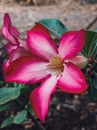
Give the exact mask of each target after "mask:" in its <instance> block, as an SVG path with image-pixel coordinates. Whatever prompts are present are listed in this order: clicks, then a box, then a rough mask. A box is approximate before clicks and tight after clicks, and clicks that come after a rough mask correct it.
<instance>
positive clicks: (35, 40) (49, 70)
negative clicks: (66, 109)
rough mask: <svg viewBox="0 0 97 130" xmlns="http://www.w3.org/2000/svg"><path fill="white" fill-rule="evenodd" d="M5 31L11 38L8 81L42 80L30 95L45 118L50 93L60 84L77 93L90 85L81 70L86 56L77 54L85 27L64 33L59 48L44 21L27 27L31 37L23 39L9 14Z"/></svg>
mask: <svg viewBox="0 0 97 130" xmlns="http://www.w3.org/2000/svg"><path fill="white" fill-rule="evenodd" d="M1 32H2V35H3V36H4V37H5V38H6V39H7V41H8V44H7V45H5V49H6V50H7V52H8V55H9V57H8V59H7V60H6V61H5V62H4V67H3V68H4V69H3V70H4V78H5V81H7V82H17V83H24V84H26V83H30V84H33V83H37V82H41V84H40V86H39V87H37V88H35V89H34V90H33V91H32V92H31V95H30V102H31V106H32V108H33V111H34V113H35V115H36V116H37V117H38V118H39V119H40V120H41V121H44V120H45V117H46V114H47V112H48V107H49V103H50V96H51V94H53V93H54V92H55V91H56V89H57V88H59V89H60V90H61V91H63V92H67V93H73V94H79V93H82V92H84V91H85V90H86V89H87V88H88V85H87V83H86V80H85V78H84V75H83V74H82V72H81V70H80V67H82V66H81V63H82V62H83V61H84V60H86V59H85V58H84V57H82V56H78V55H77V54H78V53H79V52H80V51H81V50H82V48H83V46H84V44H85V41H86V35H85V31H84V30H83V29H82V30H79V31H70V32H66V33H64V34H63V35H62V36H61V38H60V41H59V47H58V48H57V47H56V44H55V42H54V40H53V39H52V38H51V36H50V33H49V32H48V30H47V29H46V28H45V27H44V26H43V25H41V24H36V25H35V26H34V27H33V28H32V29H31V30H29V31H27V39H26V41H23V40H22V39H21V38H20V36H19V32H18V31H17V29H16V28H15V27H14V26H12V23H11V20H10V17H9V15H8V14H5V16H4V25H3V27H2V30H1Z"/></svg>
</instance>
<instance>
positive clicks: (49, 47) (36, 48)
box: [27, 24, 57, 60]
mask: <svg viewBox="0 0 97 130" xmlns="http://www.w3.org/2000/svg"><path fill="white" fill-rule="evenodd" d="M27 34H28V37H27V44H28V46H29V47H30V48H31V50H32V52H33V53H34V54H35V55H36V56H39V57H41V58H44V59H47V60H48V59H50V58H51V57H52V56H54V55H56V54H57V48H56V46H55V43H54V41H53V40H52V39H51V37H50V34H49V32H48V31H47V29H46V28H45V27H44V26H42V25H40V24H36V25H35V26H34V27H33V28H32V30H30V31H28V32H27Z"/></svg>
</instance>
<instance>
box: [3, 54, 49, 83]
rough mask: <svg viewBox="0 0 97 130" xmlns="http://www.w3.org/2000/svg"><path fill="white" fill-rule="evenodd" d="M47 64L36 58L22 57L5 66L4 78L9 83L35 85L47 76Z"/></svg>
mask: <svg viewBox="0 0 97 130" xmlns="http://www.w3.org/2000/svg"><path fill="white" fill-rule="evenodd" d="M47 64H48V63H47V62H44V61H43V62H42V61H41V59H39V58H36V57H34V56H26V57H21V58H19V59H17V60H15V61H13V62H11V63H10V64H9V66H8V65H7V67H6V65H5V68H4V77H5V80H6V81H8V82H18V83H34V82H38V81H40V80H41V79H43V78H44V77H46V76H47V75H49V74H48V73H49V72H48V70H47V67H46V66H47Z"/></svg>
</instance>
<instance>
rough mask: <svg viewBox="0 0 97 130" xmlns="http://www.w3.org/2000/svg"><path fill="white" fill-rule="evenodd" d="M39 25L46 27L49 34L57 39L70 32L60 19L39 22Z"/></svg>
mask: <svg viewBox="0 0 97 130" xmlns="http://www.w3.org/2000/svg"><path fill="white" fill-rule="evenodd" d="M37 23H39V24H42V25H43V26H45V27H46V28H47V29H48V30H49V32H50V33H51V34H52V35H54V36H55V37H56V38H60V37H61V35H62V34H63V33H65V32H67V31H68V29H67V28H66V27H65V25H64V24H63V23H62V22H61V21H60V20H58V19H54V18H51V19H49V18H47V19H42V20H39V21H38V22H37Z"/></svg>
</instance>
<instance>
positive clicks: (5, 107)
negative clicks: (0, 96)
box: [0, 104, 11, 112]
mask: <svg viewBox="0 0 97 130" xmlns="http://www.w3.org/2000/svg"><path fill="white" fill-rule="evenodd" d="M10 106H11V105H9V104H5V105H1V106H0V112H2V111H4V110H6V109H7V108H9V107H10Z"/></svg>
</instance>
